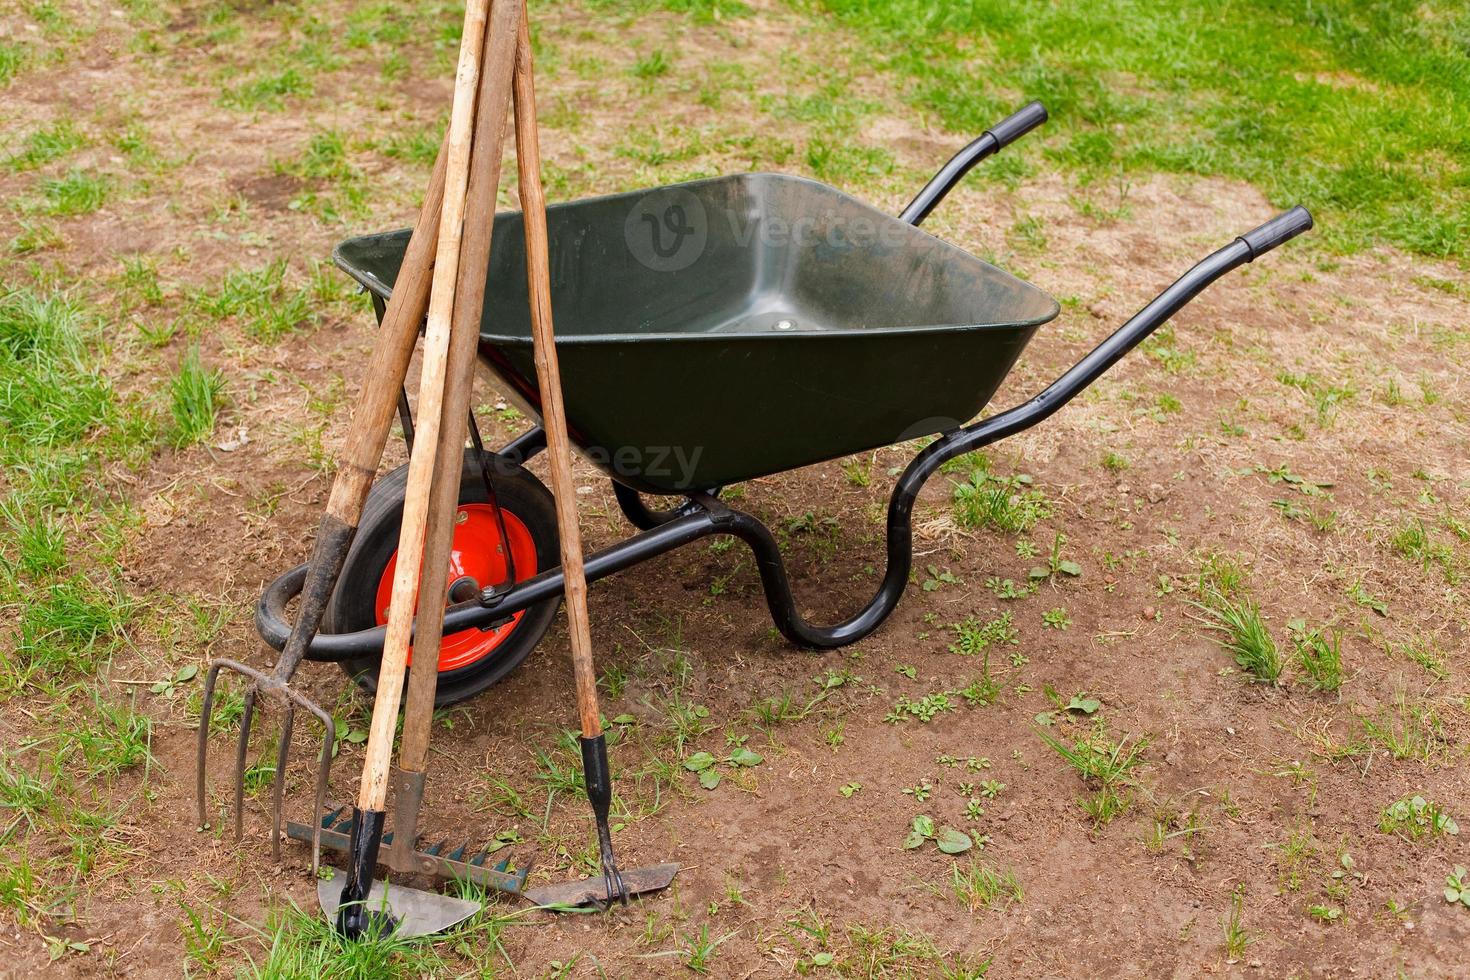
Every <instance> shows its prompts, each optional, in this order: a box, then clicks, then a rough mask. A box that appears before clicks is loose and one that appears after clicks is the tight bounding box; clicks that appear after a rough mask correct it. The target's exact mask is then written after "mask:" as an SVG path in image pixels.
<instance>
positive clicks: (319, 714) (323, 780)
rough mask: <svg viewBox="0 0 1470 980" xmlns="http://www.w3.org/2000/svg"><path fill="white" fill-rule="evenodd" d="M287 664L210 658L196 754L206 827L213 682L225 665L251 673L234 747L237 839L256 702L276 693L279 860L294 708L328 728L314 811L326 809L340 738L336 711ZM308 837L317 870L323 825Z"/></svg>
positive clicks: (274, 832) (274, 833) (274, 811)
mask: <svg viewBox="0 0 1470 980" xmlns="http://www.w3.org/2000/svg"><path fill="white" fill-rule="evenodd" d="M285 666H286V664H285V661H282V663H281V664H280V665H278V666H277V668H276V669H275V671H273V672H271V673H266V672H265V671H262V670H257V669H256V668H254V667H250V666H248V665H246V664H242V663H240V662H238V661H235V660H229V659H225V658H220V659H218V660H214V661H211V662H210V665H209V673H208V674H207V675H206V676H205V679H204V703H203V705H202V707H201V710H200V713H199V715H200V717H199V746H198V755H197V757H196V759H195V777H196V783H195V793H196V796H197V801H198V808H199V809H198V816H199V826H200V827H201V828H202V827H205V826H207V825H208V819H207V813H206V799H205V792H206V787H205V782H206V775H207V765H208V760H209V724H210V721H211V720H212V718H213V715H214V692H215V685H216V683H217V682H218V681H219V674H220V671H221V670H231V671H234V672H235V673H237V674H241V675H243V676H245V677H247V678H249V679H250V680H251V682H252V683H251V685H250V688H249V689H248V690H247V691H246V692H245V706H244V710H243V712H242V713H241V715H240V741H239V742H238V744H237V745H236V747H235V840H237V841H238V840H239V839H240V837H241V835H242V834H243V832H244V812H245V759H246V755H247V754H248V752H249V748H250V728H251V725H252V724H253V723H254V720H255V706H256V702H257V701H259V700H263V699H265V698H274V699H275V700H278V701H280V702H281V704H282V705H283V706H284V708H285V715H284V717H283V718H282V719H281V731H280V736H279V739H278V742H277V747H276V770H275V775H274V779H273V785H272V792H271V857H272V858H273V859H274V860H277V861H279V860H280V859H281V822H282V807H283V804H284V799H283V797H284V794H285V787H286V778H285V777H286V762H287V759H288V756H289V753H290V749H291V731H292V728H293V726H294V725H295V721H296V709H297V708H302V709H304V710H305V711H307V712H308V713H310V714H312V715H314V716H315V717H316V719H317V720H318V721H320V722H321V723H322V727H323V729H324V732H323V734H322V751H321V758H320V761H319V763H318V767H317V775H316V796H315V803H316V809H315V810H314V811H313V812H315V813H320V812H322V810H323V809H324V808H325V806H326V799H327V778H328V777H329V776H330V775H331V770H332V748H333V746H335V745H336V743H337V724H336V722H335V721H333V719H332V716H331V715H330V714H328V713H327V712H326V711H324V710H323V709H322V708H321V706H319V705H318V704H317V703H316V702H314V701H312V700H311V699H310V698H307V697H305V696H304V695H302V694H301V693H300V692H299V691H296V690H294V689H293V688H292V687H291V685H290V684H289V683H288V681H287V678H288V677H289V673H285V672H284V671H283V669H282V668H283V667H285ZM283 675H284V676H283ZM309 839H310V840H311V871H312V874H316V872H317V869H318V868H319V867H320V864H321V844H322V842H321V835H320V828H317V833H315V834H313V835H312V836H311V837H310V838H309Z"/></svg>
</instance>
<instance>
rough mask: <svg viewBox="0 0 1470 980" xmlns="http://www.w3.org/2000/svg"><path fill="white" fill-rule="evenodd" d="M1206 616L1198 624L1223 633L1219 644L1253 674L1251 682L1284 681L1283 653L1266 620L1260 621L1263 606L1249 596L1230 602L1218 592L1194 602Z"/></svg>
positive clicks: (1271, 682)
mask: <svg viewBox="0 0 1470 980" xmlns="http://www.w3.org/2000/svg"><path fill="white" fill-rule="evenodd" d="M1190 604H1191V605H1193V606H1194V607H1195V608H1196V609H1199V610H1200V611H1201V612H1203V613H1204V616H1203V617H1199V621H1200V622H1201V623H1203V624H1204V626H1205V628H1206V629H1210V630H1214V631H1215V632H1216V633H1218V634H1220V640H1219V643H1220V645H1221V646H1222V647H1224V648H1225V649H1226V650H1228V651H1230V653H1231V654H1232V655H1233V656H1234V657H1235V662H1236V663H1237V664H1238V665H1240V667H1241V668H1242V669H1243V670H1244V671H1245V672H1246V673H1247V674H1249V675H1250V677H1251V680H1252V681H1255V682H1257V683H1261V684H1271V685H1275V684H1278V683H1280V681H1281V672H1282V667H1283V664H1282V660H1281V652H1280V651H1279V650H1278V649H1277V647H1276V641H1275V640H1274V639H1272V638H1271V631H1270V630H1269V629H1267V628H1266V621H1265V620H1264V619H1262V618H1261V607H1260V606H1258V605H1257V604H1256V602H1255V600H1254V599H1251V598H1250V597H1249V596H1241V597H1240V598H1236V599H1231V598H1229V597H1227V596H1225V595H1224V594H1222V593H1220V592H1216V591H1210V592H1207V593H1206V595H1205V601H1203V602H1191V603H1190Z"/></svg>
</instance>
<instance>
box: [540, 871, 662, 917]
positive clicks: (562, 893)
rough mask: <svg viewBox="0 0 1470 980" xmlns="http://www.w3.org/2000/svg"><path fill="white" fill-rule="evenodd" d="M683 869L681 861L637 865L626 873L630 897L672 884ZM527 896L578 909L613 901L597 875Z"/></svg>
mask: <svg viewBox="0 0 1470 980" xmlns="http://www.w3.org/2000/svg"><path fill="white" fill-rule="evenodd" d="M678 871H679V866H678V865H677V864H651V865H649V866H648V867H646V868H634V869H633V870H631V871H624V872H623V884H624V886H626V887H627V889H628V895H629V896H636V895H642V894H644V893H645V892H656V891H658V890H659V889H661V888H667V887H669V883H670V882H672V881H673V880H674V875H675V874H677V873H678ZM526 898H527V899H529V900H530V901H532V902H535V903H536V904H537V905H543V906H548V907H551V908H556V907H562V908H575V907H577V906H578V905H587V904H590V903H592V902H602V903H606V902H607V901H608V900H609V896H608V894H607V885H606V884H605V881H604V879H603V877H602V875H593V876H592V877H591V878H583V879H581V880H579V881H563V882H558V883H557V884H554V885H542V886H541V887H540V888H532V889H531V890H530V891H528V892H526Z"/></svg>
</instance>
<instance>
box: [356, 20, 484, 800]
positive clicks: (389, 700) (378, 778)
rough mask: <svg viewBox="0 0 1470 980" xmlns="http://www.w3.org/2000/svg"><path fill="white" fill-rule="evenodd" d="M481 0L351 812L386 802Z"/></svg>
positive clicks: (479, 44) (457, 100) (465, 45)
mask: <svg viewBox="0 0 1470 980" xmlns="http://www.w3.org/2000/svg"><path fill="white" fill-rule="evenodd" d="M488 5H489V0H469V3H468V4H467V5H466V7H465V20H464V34H463V36H462V38H461V41H460V51H459V68H458V71H457V72H456V74H455V80H454V106H453V109H452V110H451V112H450V116H449V140H448V158H449V159H448V163H447V167H446V170H445V179H444V204H443V207H442V209H441V212H440V215H439V240H438V244H437V246H436V249H435V254H434V275H433V280H432V284H431V287H430V294H429V323H428V328H427V330H426V331H425V333H424V358H423V368H422V372H423V373H422V378H421V380H420V382H419V421H418V431H417V433H416V434H415V438H414V445H413V454H412V455H411V457H410V458H409V463H408V486H407V488H406V490H405V493H404V499H403V527H402V529H401V531H400V533H399V536H398V559H397V567H396V568H395V570H394V575H393V593H392V600H391V602H390V604H389V608H388V628H387V635H386V636H385V638H384V641H383V659H382V662H381V663H380V664H379V666H378V690H377V696H376V697H375V698H374V700H373V720H372V725H371V727H370V728H369V729H368V744H367V751H366V753H365V757H364V759H363V769H362V785H361V787H360V788H359V790H358V802H357V806H358V809H359V810H365V811H382V810H383V807H384V804H385V803H386V801H387V797H388V768H389V764H390V762H391V761H392V756H393V734H394V729H395V728H397V725H398V706H399V701H400V699H401V697H402V694H403V675H404V668H405V666H406V665H407V662H408V644H409V634H410V632H411V631H412V629H413V614H414V600H415V598H416V597H417V593H418V585H419V570H420V567H421V565H422V562H423V551H424V529H425V520H426V518H427V516H428V509H429V496H430V489H431V487H432V484H433V479H434V457H435V455H436V454H437V450H438V448H439V427H440V423H441V421H442V410H443V404H444V382H445V377H446V374H447V371H448V358H449V330H450V320H451V317H452V315H453V312H454V286H455V282H456V280H457V279H458V277H459V250H460V242H461V237H462V234H463V230H464V208H465V192H466V189H467V185H468V183H469V163H470V143H471V140H472V137H473V129H474V117H475V97H476V94H477V91H478V89H479V81H480V58H481V55H482V53H483V47H484V43H485V23H486V19H487V13H488V11H487V8H488Z"/></svg>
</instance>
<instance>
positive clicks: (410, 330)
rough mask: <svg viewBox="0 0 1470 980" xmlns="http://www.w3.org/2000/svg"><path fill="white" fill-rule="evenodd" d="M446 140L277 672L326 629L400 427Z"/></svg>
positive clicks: (288, 672)
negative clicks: (399, 407)
mask: <svg viewBox="0 0 1470 980" xmlns="http://www.w3.org/2000/svg"><path fill="white" fill-rule="evenodd" d="M446 145H447V142H446V143H445V144H441V145H440V147H439V157H438V159H437V160H436V161H435V163H434V172H433V174H432V175H431V176H430V177H429V190H428V194H427V196H426V197H425V198H424V204H423V207H422V208H420V209H419V217H418V221H416V222H415V223H414V226H413V234H412V235H411V236H410V237H409V240H408V248H407V250H406V251H405V252H404V254H403V263H402V265H401V266H400V267H399V271H398V281H397V284H396V285H395V287H394V290H393V297H392V299H390V300H389V302H388V309H387V312H386V313H385V314H384V316H383V322H382V324H381V326H380V328H379V330H378V336H377V340H376V342H375V343H374V345H373V353H372V356H371V357H370V358H369V359H368V366H367V373H366V374H365V375H364V377H363V385H362V390H361V391H360V392H358V396H357V405H356V407H355V408H354V409H353V412H352V421H351V423H350V424H349V425H348V427H347V442H346V444H345V446H344V447H343V449H342V453H341V455H340V456H339V457H338V459H337V475H336V477H335V478H334V479H333V480H332V493H331V496H330V497H329V498H328V500H327V510H326V513H324V514H323V515H322V519H321V523H320V524H318V525H317V529H316V543H315V544H314V545H313V547H312V552H311V560H310V562H309V563H308V567H307V573H306V581H305V582H303V583H302V586H301V600H300V602H299V603H297V606H296V621H295V622H294V623H293V624H292V625H291V635H290V636H289V637H288V638H287V639H286V646H285V647H284V648H283V649H282V650H281V656H280V659H279V660H277V661H276V669H275V672H274V673H275V676H276V677H278V678H280V679H281V680H283V681H288V680H290V679H291V676H292V675H293V674H295V673H296V668H297V667H298V666H300V664H301V661H302V659H303V658H305V656H306V649H307V647H309V646H310V645H311V641H312V640H313V639H314V638H315V637H316V633H317V630H319V629H320V628H321V625H322V616H323V615H324V614H325V613H326V610H327V604H328V603H329V602H330V601H331V598H332V590H333V589H335V588H336V587H337V579H338V577H339V576H340V575H341V574H342V563H343V562H344V561H345V560H346V558H347V551H348V549H350V548H351V547H352V539H353V538H354V537H355V536H356V534H357V525H358V522H359V521H361V520H362V508H363V504H364V503H365V502H366V501H367V495H368V491H369V490H370V489H371V488H372V484H373V476H374V475H375V474H376V473H377V469H378V463H379V461H380V460H381V459H382V458H383V444H384V443H385V442H387V440H388V432H389V430H390V429H391V428H392V426H393V408H394V405H395V404H396V401H397V396H398V392H399V390H400V389H401V388H402V387H403V379H404V378H405V377H406V376H407V375H408V362H409V361H410V360H411V359H412V358H413V348H414V343H415V342H416V341H417V340H418V336H419V323H420V322H421V321H422V320H423V318H424V312H425V310H426V309H427V307H428V305H429V278H430V276H431V275H432V270H433V267H434V246H435V243H436V240H437V237H438V230H439V209H440V205H441V204H442V203H443V200H444V171H445V168H446V166H447V164H448V154H447V153H446V151H445V146H446Z"/></svg>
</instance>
